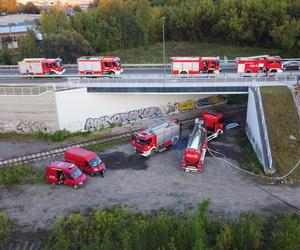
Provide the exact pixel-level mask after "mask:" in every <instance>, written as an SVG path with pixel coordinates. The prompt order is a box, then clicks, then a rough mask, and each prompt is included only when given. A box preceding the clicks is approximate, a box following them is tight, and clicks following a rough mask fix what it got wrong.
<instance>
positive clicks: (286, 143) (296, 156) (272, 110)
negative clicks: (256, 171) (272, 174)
mask: <svg viewBox="0 0 300 250" xmlns="http://www.w3.org/2000/svg"><path fill="white" fill-rule="evenodd" d="M261 93H262V97H263V98H262V99H263V106H264V111H265V117H266V121H267V126H268V134H269V139H270V143H271V148H272V156H273V159H274V161H275V164H276V168H277V169H278V174H279V175H280V176H282V175H285V174H286V173H287V172H289V171H290V170H291V169H292V168H293V167H294V166H295V165H296V164H297V162H298V161H299V160H300V121H299V116H298V113H297V109H296V106H295V104H294V100H293V98H292V93H291V91H290V90H289V89H288V87H285V86H282V87H280V86H278V87H262V88H261ZM291 136H293V137H295V138H296V139H291ZM291 178H296V179H297V180H299V179H300V168H298V169H296V171H295V172H294V173H293V174H292V175H291Z"/></svg>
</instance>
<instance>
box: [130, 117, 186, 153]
mask: <svg viewBox="0 0 300 250" xmlns="http://www.w3.org/2000/svg"><path fill="white" fill-rule="evenodd" d="M179 135H180V127H179V125H178V124H177V122H175V121H174V122H170V121H165V122H163V123H160V124H158V125H155V126H153V127H150V128H148V129H146V130H141V131H138V132H135V133H133V134H132V135H131V144H132V146H133V148H134V151H135V152H136V153H138V154H140V155H142V156H146V157H150V156H154V155H155V154H156V153H157V152H162V151H164V150H165V149H166V148H167V147H168V146H170V145H174V144H176V142H177V141H178V139H179Z"/></svg>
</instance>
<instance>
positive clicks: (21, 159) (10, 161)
mask: <svg viewBox="0 0 300 250" xmlns="http://www.w3.org/2000/svg"><path fill="white" fill-rule="evenodd" d="M245 111H246V107H242V108H240V109H237V110H234V111H225V112H223V114H229V115H231V114H233V113H240V112H245ZM194 121H195V118H188V119H182V120H178V122H179V123H180V124H181V126H189V125H192V124H193V123H194ZM141 129H144V127H140V128H139V129H137V130H131V131H129V132H124V133H120V134H117V135H113V136H111V135H108V136H104V137H102V138H99V139H89V140H83V141H81V142H78V143H72V144H69V145H66V146H62V147H57V148H53V149H50V150H46V151H41V152H36V153H32V154H26V155H23V156H18V157H11V158H7V159H5V160H2V161H0V168H3V167H7V166H15V165H20V164H23V163H28V162H32V161H36V160H41V159H45V158H49V157H53V156H57V155H61V154H62V153H64V152H65V151H66V150H68V149H70V148H72V147H87V146H91V145H95V144H104V143H112V142H115V141H119V140H122V139H128V138H129V137H130V134H131V133H132V132H136V131H139V130H141Z"/></svg>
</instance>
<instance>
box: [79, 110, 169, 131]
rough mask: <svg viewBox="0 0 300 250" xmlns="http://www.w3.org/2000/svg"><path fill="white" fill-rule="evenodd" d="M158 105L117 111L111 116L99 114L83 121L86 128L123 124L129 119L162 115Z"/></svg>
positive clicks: (134, 119) (136, 119) (135, 119)
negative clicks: (121, 111)
mask: <svg viewBox="0 0 300 250" xmlns="http://www.w3.org/2000/svg"><path fill="white" fill-rule="evenodd" d="M162 115H163V113H162V112H161V110H160V108H159V107H150V108H144V109H138V110H132V111H129V112H124V113H117V114H114V115H112V116H107V115H105V116H101V117H99V118H88V119H87V120H86V122H85V129H86V130H94V129H99V128H104V127H108V126H110V125H111V124H124V123H127V122H131V121H138V120H143V119H150V118H156V117H160V116H162Z"/></svg>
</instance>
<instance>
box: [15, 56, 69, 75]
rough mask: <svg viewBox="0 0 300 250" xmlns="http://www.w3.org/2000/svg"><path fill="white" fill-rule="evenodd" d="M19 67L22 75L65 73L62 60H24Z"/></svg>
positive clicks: (19, 63)
mask: <svg viewBox="0 0 300 250" xmlns="http://www.w3.org/2000/svg"><path fill="white" fill-rule="evenodd" d="M18 65H19V71H20V73H21V74H22V75H62V74H63V73H64V72H65V69H64V65H63V64H62V60H61V59H60V58H56V59H50V58H24V59H23V60H22V61H20V62H18Z"/></svg>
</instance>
